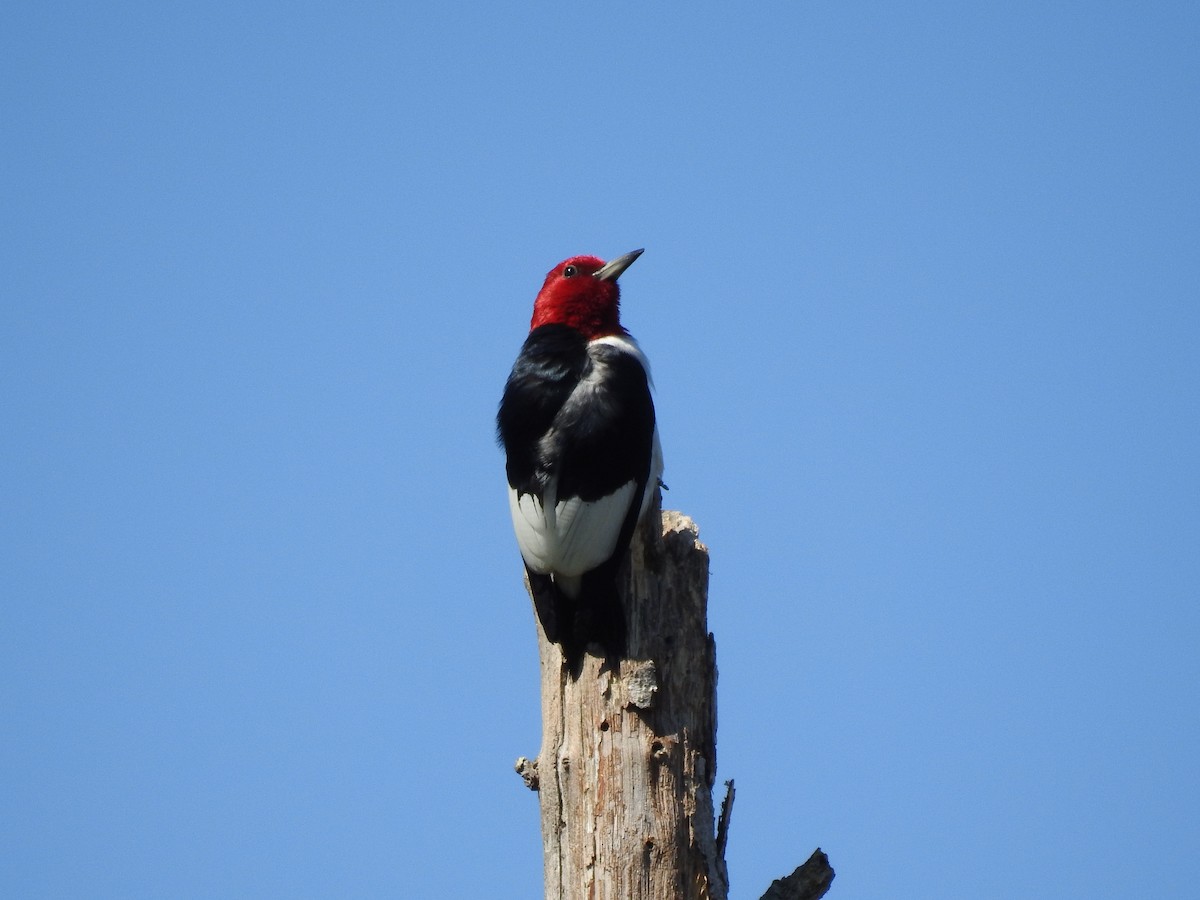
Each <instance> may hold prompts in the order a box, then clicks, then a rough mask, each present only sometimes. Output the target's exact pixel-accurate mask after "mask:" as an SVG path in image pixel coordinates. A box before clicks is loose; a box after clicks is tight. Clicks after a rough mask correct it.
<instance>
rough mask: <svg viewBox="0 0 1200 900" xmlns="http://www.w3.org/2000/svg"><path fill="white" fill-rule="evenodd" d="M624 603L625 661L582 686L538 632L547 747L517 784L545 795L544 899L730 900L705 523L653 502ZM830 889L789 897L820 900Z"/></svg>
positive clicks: (608, 665)
mask: <svg viewBox="0 0 1200 900" xmlns="http://www.w3.org/2000/svg"><path fill="white" fill-rule="evenodd" d="M621 590H622V600H623V603H624V606H625V611H626V621H627V624H628V647H627V658H626V659H623V660H619V661H617V660H612V661H605V660H602V659H600V658H598V657H596V656H591V655H588V656H586V657H585V658H584V662H583V668H582V671H581V672H580V673H579V676H578V677H577V678H572V677H571V675H570V673H569V672H568V671H567V667H566V666H564V665H563V656H562V651H561V649H560V648H559V646H558V645H557V644H553V643H551V642H549V641H547V640H546V636H545V634H544V633H543V632H542V630H541V627H540V625H539V627H538V649H539V653H540V657H541V682H542V685H541V687H542V747H541V752H540V754H539V756H538V759H537V761H536V763H534V762H531V761H529V760H527V759H524V758H522V759H519V760H518V761H517V771H518V772H519V773H520V774H521V777H522V778H524V779H525V783H526V784H527V785H528V786H529V787H531V788H533V789H534V790H537V791H538V796H539V801H540V806H541V819H542V845H543V856H544V865H545V896H546V900H585V898H586V900H727V897H728V893H729V876H728V872H727V869H726V865H725V858H724V857H725V838H726V836H727V827H728V822H729V814H730V807H731V806H732V802H733V786H732V782H729V783H728V788H729V790H728V793H727V796H726V800H725V803H724V804H723V805H722V810H721V821H720V822H719V823H718V822H716V821H714V815H713V800H712V789H713V783H714V779H715V778H716V771H717V752H716V748H717V706H716V683H717V666H716V646H715V643H714V641H713V637H712V635H711V634H709V632H708V619H707V604H708V548H707V547H705V546H704V544H702V543H700V539H699V531H698V529H697V527H696V524H695V523H694V522H693V521H692V520H691V519H689V518H688V517H687V516H685V515H683V514H682V513H678V512H672V511H667V512H662V513H661V514H660V513H659V510H658V506H657V498H656V502H655V505H654V507H653V509H652V510H651V511H650V512H648V513H647V515H646V517H645V519H644V520H643V522H642V524H641V525H640V526H639V528H638V530H637V532H636V533H635V535H634V538H633V541H632V544H631V546H630V552H629V554H628V558H627V560H626V563H625V565H624V566H623V568H622V573H621ZM535 619H536V616H535ZM818 853H820V851H818ZM814 856H815V855H814ZM821 858H822V859H824V854H821ZM812 862H814V860H810V863H812ZM826 866H827V862H826ZM799 871H800V870H797V874H796V875H793V876H792V878H793V879H795V878H796V877H797V876H798V874H799ZM832 878H833V870H832V869H829V870H828V880H827V881H826V882H825V883H824V885H823V888H822V889H821V890H820V893H815V892H814V893H812V894H810V895H801V894H796V895H793V896H796V897H797V898H798V897H800V896H805V897H809V896H811V897H812V898H816V897H819V896H821V894H823V893H824V892H825V890H826V889H828V886H829V885H828V881H831V880H832ZM777 884H778V883H777ZM773 887H775V886H773Z"/></svg>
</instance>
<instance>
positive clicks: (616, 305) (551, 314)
mask: <svg viewBox="0 0 1200 900" xmlns="http://www.w3.org/2000/svg"><path fill="white" fill-rule="evenodd" d="M641 255H642V250H634V251H631V252H630V253H626V254H624V255H623V256H619V257H617V258H616V259H614V260H612V261H611V262H607V263H606V262H604V261H603V260H601V259H599V258H597V257H595V256H573V257H571V258H570V259H565V260H563V261H562V262H560V263H559V264H558V265H556V266H555V267H554V268H553V269H551V270H550V271H549V272H548V273H547V275H546V280H545V282H544V283H543V284H542V288H541V290H540V291H539V292H538V295H537V298H536V299H535V300H534V304H533V316H532V318H531V320H530V323H529V335H528V337H527V338H526V339H525V343H524V344H523V345H522V347H521V350H520V352H519V353H518V355H517V359H516V362H515V363H514V364H513V367H512V371H511V373H510V374H509V376H508V380H507V381H506V382H505V386H504V393H503V396H502V398H501V400H500V407H499V410H498V412H497V415H496V430H497V436H498V440H499V443H500V445H501V447H502V448H503V450H504V452H505V456H506V465H505V470H506V474H507V477H508V499H509V509H510V511H511V513H512V522H513V530H514V532H515V533H516V538H517V545H518V547H519V549H520V551H521V557H522V559H523V560H524V563H525V569H526V572H527V574H528V577H529V586H530V592H531V594H532V596H533V603H534V609H535V612H536V614H537V616H538V619H539V621H540V623H541V626H542V631H543V632H544V633H545V636H546V638H547V640H549V641H552V642H554V643H557V644H559V645H560V646H561V647H562V652H563V661H564V663H565V664H566V665H568V667H569V668H570V669H571V671H572V672H574V673H576V674H577V673H578V671H579V669H580V666H581V663H582V657H583V655H584V654H585V652H587V650H588V648H589V647H591V646H599V647H600V648H601V652H602V655H603V657H604V658H605V659H606V660H614V659H619V658H623V657H624V654H625V651H626V635H627V628H626V622H625V613H624V610H623V608H622V605H621V601H620V595H619V591H618V587H617V577H618V571H619V568H620V565H621V562H622V559H623V558H624V554H625V551H626V550H627V549H628V547H629V543H630V541H631V539H632V537H633V533H634V531H635V529H636V528H637V525H638V523H639V522H640V521H641V519H642V517H643V516H645V514H646V511H647V509H649V508H650V505H651V500H652V499H653V497H654V496H655V493H656V491H657V489H658V487H659V485H660V484H661V475H662V471H663V458H662V447H661V444H660V442H659V436H658V425H657V422H656V419H655V413H654V400H653V398H652V396H651V388H652V382H651V379H650V365H649V363H648V362H647V360H646V355H645V354H644V353H643V352H642V349H641V348H640V347H639V346H638V343H637V341H636V340H634V338H633V337H632V336H631V335H630V334H629V332H628V331H626V330H625V327H624V326H623V325H622V324H621V318H620V297H621V293H620V288H619V287H618V285H617V279H618V278H619V277H620V275H621V274H622V273H623V272H624V271H625V270H626V269H628V268H629V266H630V265H632V264H633V262H634V260H636V259H637V258H638V257H639V256H641Z"/></svg>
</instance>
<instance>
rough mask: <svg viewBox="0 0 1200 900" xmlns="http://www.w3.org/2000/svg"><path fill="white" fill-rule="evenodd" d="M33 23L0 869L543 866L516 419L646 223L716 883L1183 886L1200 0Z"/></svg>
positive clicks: (11, 430) (505, 884)
mask: <svg viewBox="0 0 1200 900" xmlns="http://www.w3.org/2000/svg"><path fill="white" fill-rule="evenodd" d="M2 19H3V24H2V27H0V110H2V120H3V127H4V134H5V139H4V141H3V142H0V229H2V232H0V301H2V302H0V410H2V414H3V419H2V421H3V428H2V430H0V503H2V505H3V510H4V515H3V518H2V519H0V534H2V540H0V601H2V604H0V716H2V718H3V721H4V723H5V726H4V733H5V737H4V740H3V741H2V742H0V839H2V842H3V845H4V847H5V852H4V854H3V858H2V859H0V894H4V895H5V896H12V897H114V898H116V897H120V898H133V897H167V896H170V897H217V896H223V897H224V896H239V897H283V896H287V897H346V896H355V897H390V896H406V897H479V896H489V897H498V898H518V897H519V898H526V897H530V896H537V895H538V892H539V891H540V885H541V850H540V847H541V844H540V837H539V834H538V816H537V804H536V798H535V797H534V796H533V795H532V794H530V793H529V792H527V791H526V790H525V789H524V787H523V786H522V785H521V782H520V780H519V778H518V777H517V776H516V775H515V774H513V772H512V771H511V766H512V762H513V760H514V759H515V758H516V757H517V756H519V755H533V754H534V753H536V751H537V746H538V739H539V723H538V696H537V690H538V682H537V659H536V647H535V641H534V626H533V617H532V613H531V610H530V608H529V604H528V601H527V599H526V598H525V596H524V594H523V592H522V588H521V580H520V571H521V570H520V565H519V561H518V557H517V554H516V549H515V542H514V540H513V538H512V535H511V533H510V529H509V524H508V521H507V515H508V513H507V508H506V503H505V500H504V483H503V467H502V466H503V464H502V460H501V456H500V453H499V451H498V450H497V448H496V446H495V443H494V436H493V422H492V417H493V415H494V412H495V406H496V403H497V401H498V399H499V393H500V389H501V386H502V384H503V380H504V377H505V375H506V374H507V371H508V367H509V365H510V364H511V361H512V358H513V356H514V355H515V353H516V351H517V349H518V348H519V346H520V344H521V341H522V340H523V337H524V333H525V329H526V328H527V324H528V316H529V311H530V308H531V303H532V300H533V297H534V294H535V293H536V290H537V288H538V286H539V285H540V283H541V280H542V277H543V276H544V274H545V272H546V271H547V270H548V269H549V268H550V267H551V266H552V265H553V264H554V263H556V262H557V261H559V260H560V259H562V258H564V257H566V256H570V255H574V254H577V253H594V254H596V255H599V256H601V257H604V258H611V257H613V256H616V255H618V254H620V253H623V252H625V251H627V250H631V249H633V248H635V247H645V248H646V253H645V256H644V257H642V258H641V259H640V260H639V261H638V262H637V264H636V265H635V266H634V267H633V268H631V269H630V270H629V272H628V273H627V274H626V275H625V277H624V278H623V279H622V283H623V285H624V314H625V321H626V324H627V325H628V326H629V328H630V329H631V331H632V332H633V333H634V334H635V335H636V336H637V337H638V338H639V340H640V341H641V343H642V345H643V347H644V349H645V350H646V351H647V353H648V355H649V356H650V359H651V360H652V362H653V365H654V375H655V382H656V385H657V403H658V407H659V419H660V428H661V432H662V436H663V444H664V450H665V454H666V465H667V470H666V475H665V479H666V481H667V483H668V484H669V485H670V488H671V490H670V493H669V494H668V495H667V498H666V501H665V502H666V503H667V505H669V506H672V507H675V508H679V509H682V510H684V511H685V512H687V513H688V514H689V515H691V516H693V517H694V518H695V519H696V520H697V521H698V522H699V524H700V527H701V531H702V534H703V537H704V539H705V540H706V541H707V542H708V543H709V545H710V546H711V550H712V591H711V596H710V624H711V627H712V628H713V630H714V632H715V634H716V638H717V647H718V659H719V665H720V673H721V680H720V689H719V708H720V731H719V748H720V752H719V756H720V759H719V771H718V778H720V779H726V778H734V779H736V781H737V784H738V797H737V805H736V807H735V809H734V815H733V827H732V832H731V835H730V841H729V864H730V872H731V877H732V881H733V891H734V896H735V897H747V898H753V897H758V896H760V895H761V893H762V891H763V890H765V888H766V886H767V884H768V883H769V882H770V881H771V879H773V878H775V877H778V876H780V875H782V874H784V873H786V872H788V871H790V870H791V868H792V867H794V866H795V865H797V864H799V863H800V862H802V861H803V860H804V859H805V858H806V857H807V856H808V854H809V853H810V852H811V851H812V849H813V848H815V847H816V846H818V845H819V846H821V847H823V848H824V849H825V850H826V851H827V852H828V853H829V854H830V857H831V860H832V862H833V864H834V866H835V868H836V869H837V871H838V877H837V881H836V882H835V885H834V888H833V892H832V893H831V895H830V896H836V897H839V898H844V900H851V898H875V897H883V896H889V897H897V896H898V897H914V898H917V897H920V898H962V897H972V898H993V897H994V898H1000V897H1010V896H1012V895H1013V894H1014V893H1018V894H1020V895H1021V896H1023V897H1046V898H1051V897H1053V898H1061V897H1088V898H1105V897H1126V896H1129V892H1130V885H1131V884H1132V885H1134V886H1135V887H1134V888H1133V889H1134V891H1135V892H1136V893H1138V894H1139V896H1146V897H1178V896H1183V895H1184V894H1186V892H1187V891H1188V890H1190V889H1192V888H1193V887H1194V884H1195V882H1196V880H1197V876H1198V875H1200V863H1198V860H1200V819H1198V814H1197V809H1200V766H1197V763H1196V761H1197V759H1200V703H1198V701H1200V603H1198V600H1200V467H1198V466H1197V462H1196V461H1197V460H1198V459H1200V408H1198V407H1200V403H1198V401H1200V362H1198V360H1200V352H1198V351H1200V347H1198V343H1200V311H1198V303H1197V301H1198V299H1200V298H1198V297H1197V284H1200V166H1197V160H1198V159H1200V67H1198V64H1197V54H1196V48H1197V44H1198V39H1200V12H1198V11H1197V7H1196V6H1195V5H1194V4H1185V3H1150V4H1142V5H1141V6H1140V7H1139V8H1137V9H1133V8H1132V7H1129V6H1127V5H1125V4H1115V3H1098V4H1052V5H1050V7H1048V6H1047V5H1046V4H1040V3H1038V4H1035V3H1013V4H1003V5H997V4H982V3H974V4H950V3H943V4H934V3H924V4H916V5H906V6H902V5H900V4H894V5H893V4H872V3H836V4H835V3H818V4H813V3H797V4H791V3H787V4H779V3H763V4H754V5H746V6H745V8H739V7H737V6H733V5H730V4H717V3H707V2H701V3H698V4H690V5H688V6H687V7H682V6H665V5H659V6H651V7H647V6H646V5H645V4H636V5H635V4H626V3H617V4H608V5H605V6H603V7H594V6H593V7H588V8H577V7H569V8H568V7H564V6H562V5H555V4H523V5H520V6H518V7H516V8H508V9H503V10H501V9H497V10H495V11H488V10H486V9H481V8H480V7H478V6H477V5H476V6H472V5H469V4H443V5H436V6H435V5H426V6H412V5H408V6H402V5H400V4H395V5H385V4H371V3H363V4H349V5H347V4H341V5H338V6H334V5H329V6H320V5H313V4H299V5H283V4H278V5H276V4H257V5H253V6H245V5H240V4H223V3H211V2H210V3H204V4H200V3H179V4H139V3H114V4H77V5H73V4H56V3H39V4H32V3H23V2H18V3H15V4H9V6H8V7H7V8H6V10H5V12H4V13H3V14H2Z"/></svg>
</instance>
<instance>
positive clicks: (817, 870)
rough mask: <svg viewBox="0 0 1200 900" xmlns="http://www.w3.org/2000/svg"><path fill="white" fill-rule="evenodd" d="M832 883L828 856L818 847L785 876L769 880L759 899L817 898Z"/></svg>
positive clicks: (831, 870) (795, 899)
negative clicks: (803, 862)
mask: <svg viewBox="0 0 1200 900" xmlns="http://www.w3.org/2000/svg"><path fill="white" fill-rule="evenodd" d="M831 884H833V868H832V867H831V866H830V865H829V857H828V856H826V855H825V853H824V851H822V850H821V848H820V847H818V848H817V849H816V850H815V851H814V852H813V855H812V856H810V857H809V858H808V861H807V862H806V863H805V864H804V865H802V866H800V868H798V869H797V870H796V871H795V872H793V873H792V874H791V875H789V876H787V878H779V879H776V880H775V881H772V882H771V886H770V887H769V888H767V892H766V893H765V894H763V895H762V898H761V900H819V898H821V897H824V896H825V892H826V891H828V890H829V886H830V885H831Z"/></svg>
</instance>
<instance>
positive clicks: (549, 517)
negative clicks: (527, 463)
mask: <svg viewBox="0 0 1200 900" xmlns="http://www.w3.org/2000/svg"><path fill="white" fill-rule="evenodd" d="M636 489H637V485H636V484H635V483H634V482H632V481H627V482H625V484H623V485H621V487H619V488H617V490H615V491H614V492H613V493H611V494H609V495H608V496H607V497H601V498H600V499H599V500H591V501H586V502H585V501H584V500H581V499H580V498H579V497H572V498H571V499H570V500H563V501H562V502H558V503H556V502H553V500H554V490H553V485H552V486H551V487H550V488H549V489H548V490H547V491H546V499H547V500H549V501H551V504H550V505H545V506H544V505H543V504H542V501H541V500H539V499H538V498H537V497H535V496H534V495H533V494H521V495H519V496H518V494H517V491H516V490H515V489H514V488H509V490H508V505H509V509H510V510H511V512H512V520H513V530H514V531H515V532H516V535H517V546H518V547H520V549H521V556H522V557H523V558H524V559H525V562H526V563H527V564H528V566H529V568H531V569H532V570H533V571H535V572H539V573H541V574H543V575H544V574H548V573H554V575H555V576H556V578H557V576H567V577H568V579H570V580H569V581H567V582H566V583H564V585H563V586H564V587H566V586H567V584H570V582H571V581H573V580H574V579H575V578H576V577H577V576H580V575H582V574H583V573H584V572H589V571H591V570H592V569H594V568H596V567H597V566H598V565H600V564H601V563H603V562H604V561H606V560H607V559H608V558H609V557H610V556H612V555H613V551H614V550H615V549H616V547H617V538H618V537H619V536H620V534H621V525H622V524H624V522H625V515H626V513H628V512H629V504H630V503H632V502H633V493H634V491H635V490H636Z"/></svg>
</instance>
